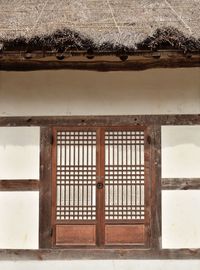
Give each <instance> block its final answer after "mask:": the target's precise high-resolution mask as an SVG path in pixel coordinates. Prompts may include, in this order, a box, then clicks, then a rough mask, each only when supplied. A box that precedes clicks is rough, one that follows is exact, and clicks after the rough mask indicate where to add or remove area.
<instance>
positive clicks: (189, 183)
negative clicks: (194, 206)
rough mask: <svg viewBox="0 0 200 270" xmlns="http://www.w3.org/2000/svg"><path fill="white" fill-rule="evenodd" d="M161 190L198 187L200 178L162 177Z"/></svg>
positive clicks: (199, 186) (199, 187)
mask: <svg viewBox="0 0 200 270" xmlns="http://www.w3.org/2000/svg"><path fill="white" fill-rule="evenodd" d="M162 189H163V190H188V189H194V190H195V189H200V178H190V179H188V178H163V179H162Z"/></svg>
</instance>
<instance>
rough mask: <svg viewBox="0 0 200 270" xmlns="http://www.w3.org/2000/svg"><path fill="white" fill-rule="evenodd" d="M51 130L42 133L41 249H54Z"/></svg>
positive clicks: (46, 129)
mask: <svg viewBox="0 0 200 270" xmlns="http://www.w3.org/2000/svg"><path fill="white" fill-rule="evenodd" d="M51 138H52V131H51V128H48V127H47V128H46V127H41V133H40V193H39V194H40V195H39V198H40V199H39V247H40V248H51V247H52V239H51V237H52V231H51V211H52V206H51V171H52V162H51V160H52V155H51V149H52V145H51Z"/></svg>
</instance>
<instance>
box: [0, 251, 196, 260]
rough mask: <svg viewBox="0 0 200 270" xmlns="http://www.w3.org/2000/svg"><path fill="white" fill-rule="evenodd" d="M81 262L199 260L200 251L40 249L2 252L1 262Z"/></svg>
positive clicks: (0, 253) (0, 254)
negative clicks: (89, 260) (101, 260)
mask: <svg viewBox="0 0 200 270" xmlns="http://www.w3.org/2000/svg"><path fill="white" fill-rule="evenodd" d="M69 259H70V260H77V259H78V260H81V259H97V260H99V259H103V260H111V259H121V260H122V259H136V260H144V259H147V260H154V259H155V260H167V259H174V260H175V259H178V260H180V259H184V260H186V259H187V260H191V259H193V260H199V259H200V249H162V250H150V249H146V250H144V249H109V248H107V249H96V248H86V249H75V248H74V249H58V248H57V249H39V250H16V249H15V250H6V249H5V250H0V260H9V261H10V260H13V261H16V260H39V261H41V260H69Z"/></svg>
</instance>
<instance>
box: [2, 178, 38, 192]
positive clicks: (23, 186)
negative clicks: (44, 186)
mask: <svg viewBox="0 0 200 270" xmlns="http://www.w3.org/2000/svg"><path fill="white" fill-rule="evenodd" d="M39 185H40V182H39V180H0V191H38V190H39Z"/></svg>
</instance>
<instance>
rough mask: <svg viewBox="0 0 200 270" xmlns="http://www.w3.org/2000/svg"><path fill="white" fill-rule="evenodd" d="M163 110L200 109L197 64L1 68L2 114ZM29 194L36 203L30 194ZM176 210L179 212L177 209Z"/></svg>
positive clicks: (77, 264) (157, 264) (189, 264)
mask: <svg viewBox="0 0 200 270" xmlns="http://www.w3.org/2000/svg"><path fill="white" fill-rule="evenodd" d="M165 113H169V114H174V113H179V114H180V113H181V114H187V113H200V70H199V69H177V70H167V69H165V70H149V71H144V72H124V73H122V72H112V73H97V72H80V71H39V72H28V73H23V72H20V73H16V72H7V73H6V72H2V73H0V116H16V115H18V116H20V115H103V114H107V115H117V114H120V115H125V114H165ZM30 200H31V202H32V203H34V201H33V200H32V199H31V198H30ZM164 200H165V206H166V205H168V203H167V197H165V198H164ZM170 200H171V199H170ZM180 205H181V206H184V205H182V204H180ZM168 209H170V208H168ZM176 209H178V208H177V207H176ZM178 211H180V209H178ZM174 214H175V215H176V212H174ZM179 214H181V213H179ZM17 221H18V220H17V219H16V222H17ZM0 267H1V268H2V269H5V270H7V269H20V270H21V269H27V268H29V269H30V270H32V269H50V270H51V269H55V268H56V269H66V267H67V269H75V270H76V269H83V268H84V267H85V268H87V269H88V270H89V269H94V268H96V269H98V268H99V269H100V268H101V269H102V268H104V269H109V270H110V269H111V270H116V269H117V270H118V269H122V270H129V269H131V270H132V269H141V270H143V269H146V268H147V267H148V269H155V270H157V269H163V270H168V269H183V270H184V269H188V268H190V269H191V270H197V269H198V270H199V269H200V261H186V262H184V261H134V260H132V261H131V260H130V261H103V262H102V261H73V262H69V261H68V262H4V263H3V262H1V263H0Z"/></svg>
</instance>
